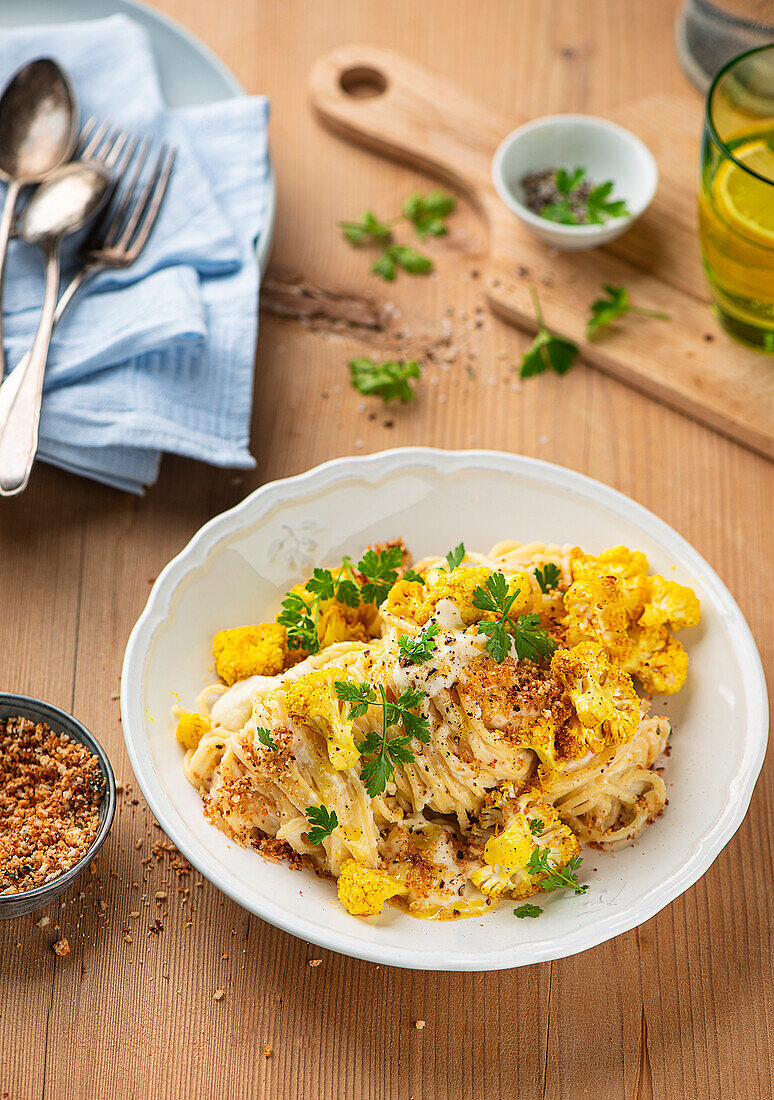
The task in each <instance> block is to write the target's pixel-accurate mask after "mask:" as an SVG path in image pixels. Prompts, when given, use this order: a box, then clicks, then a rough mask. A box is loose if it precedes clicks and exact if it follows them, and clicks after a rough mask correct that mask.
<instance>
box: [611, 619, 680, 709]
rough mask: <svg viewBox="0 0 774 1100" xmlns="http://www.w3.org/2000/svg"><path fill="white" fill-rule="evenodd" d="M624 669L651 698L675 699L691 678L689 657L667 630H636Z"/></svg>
mask: <svg viewBox="0 0 774 1100" xmlns="http://www.w3.org/2000/svg"><path fill="white" fill-rule="evenodd" d="M632 643H633V646H632V651H631V653H630V655H629V657H628V659H627V661H626V662H625V663H623V668H624V669H625V670H626V671H627V672H630V673H632V674H633V675H634V676H637V677H638V679H639V680H640V682H641V684H642V686H643V687H644V688H645V690H646V691H648V692H650V693H651V694H652V695H674V694H675V692H677V691H679V690H680V688H681V687H682V686H683V684H684V683H685V678H686V676H687V675H688V654H687V653H686V652H685V650H684V649H683V647H682V645H681V643H680V642H679V641H678V640H677V638H675V637H673V635H671V634H670V633H669V631H668V630H667V628H666V627H665V626H651V627H642V628H640V627H635V628H634V630H633V631H632Z"/></svg>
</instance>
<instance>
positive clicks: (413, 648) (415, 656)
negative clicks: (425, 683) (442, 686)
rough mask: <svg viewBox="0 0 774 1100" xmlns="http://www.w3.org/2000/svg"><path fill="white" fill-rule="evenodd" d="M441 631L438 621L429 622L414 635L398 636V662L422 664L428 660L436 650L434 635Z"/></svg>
mask: <svg viewBox="0 0 774 1100" xmlns="http://www.w3.org/2000/svg"><path fill="white" fill-rule="evenodd" d="M440 633H441V628H440V626H439V625H438V623H429V624H428V625H427V626H426V627H425V629H424V630H423V631H422V632H421V633H420V634H418V635H417V636H416V638H409V636H408V635H407V634H401V636H400V638H398V649H399V650H400V663H401V664H402V665H423V664H424V663H425V661H429V660H430V658H431V657H432V655H433V654H434V653H435V650H436V644H437V643H436V641H435V639H436V637H437V636H438V635H439V634H440Z"/></svg>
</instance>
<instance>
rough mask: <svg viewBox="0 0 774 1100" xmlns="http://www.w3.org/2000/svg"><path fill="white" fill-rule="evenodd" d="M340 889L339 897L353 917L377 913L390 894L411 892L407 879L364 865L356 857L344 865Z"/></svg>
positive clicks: (393, 895) (371, 915) (392, 896)
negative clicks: (399, 878)
mask: <svg viewBox="0 0 774 1100" xmlns="http://www.w3.org/2000/svg"><path fill="white" fill-rule="evenodd" d="M338 891H339V901H340V902H341V904H342V905H343V906H344V908H345V909H346V910H347V912H348V913H351V914H352V916H353V917H375V916H377V915H378V914H379V913H381V911H382V909H383V908H384V903H385V902H386V901H387V900H388V899H389V898H394V897H395V896H396V895H397V894H406V893H408V890H407V888H406V887H405V886H404V885H403V883H401V882H399V881H398V880H397V879H396V878H393V876H392V875H388V874H387V872H386V871H377V870H376V869H375V868H373V867H364V866H363V864H362V863H358V862H357V860H354V859H348V860H346V861H345V862H344V864H343V865H342V868H341V874H340V875H339V881H338Z"/></svg>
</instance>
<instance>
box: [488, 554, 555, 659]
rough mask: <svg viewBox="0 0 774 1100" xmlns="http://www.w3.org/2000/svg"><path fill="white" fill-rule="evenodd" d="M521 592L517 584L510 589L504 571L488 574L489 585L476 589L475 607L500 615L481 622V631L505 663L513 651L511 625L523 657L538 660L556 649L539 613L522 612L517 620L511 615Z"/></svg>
mask: <svg viewBox="0 0 774 1100" xmlns="http://www.w3.org/2000/svg"><path fill="white" fill-rule="evenodd" d="M519 592H520V589H519V588H518V587H517V588H515V589H514V590H513V592H511V593H509V585H508V581H507V580H506V579H505V576H504V575H503V574H502V573H493V574H492V575H491V577H488V578H487V582H486V588H482V587H481V585H479V586H478V587H477V588H476V589H475V591H474V592H473V606H474V607H478V608H480V609H481V610H482V611H491V612H494V613H495V614H496V615H499V618H498V619H496V620H495V621H494V622H492V621H490V620H488V619H486V620H484V621H483V622H480V623H479V624H478V633H479V634H486V636H487V637H486V648H487V652H488V653H489V654H491V656H492V657H493V658H494V660H495V661H496V662H497V664H498V665H501V664H502V663H503V661H504V660H505V658H506V657H507V656H508V654H509V652H510V648H511V643H510V637H509V635H508V627H510V628H511V630H512V631H513V640H514V644H515V646H516V653H517V655H518V657H519V659H520V660H524V659H525V658H526V659H528V660H530V661H536V660H537V659H538V658H539V657H550V656H551V654H552V653H553V652H554V650H555V649H556V645H555V643H554V641H553V639H552V638H551V637H550V636H549V634H548V633H547V632H546V631H545V630H544V629H543V628H542V627H541V625H540V616H539V615H538V614H536V613H535V612H532V613H531V614H529V615H519V617H518V619H517V620H516V622H514V621H513V619H511V617H510V610H511V605H512V604H513V601H514V600H515V599H516V597H517V596H518V595H519Z"/></svg>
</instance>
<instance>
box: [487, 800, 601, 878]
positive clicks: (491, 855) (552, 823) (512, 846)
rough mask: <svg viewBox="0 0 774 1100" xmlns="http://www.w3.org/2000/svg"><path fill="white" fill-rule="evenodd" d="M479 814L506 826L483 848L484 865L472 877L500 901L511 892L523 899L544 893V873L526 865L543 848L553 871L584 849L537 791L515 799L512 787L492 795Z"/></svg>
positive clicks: (489, 820)
mask: <svg viewBox="0 0 774 1100" xmlns="http://www.w3.org/2000/svg"><path fill="white" fill-rule="evenodd" d="M479 816H480V820H481V821H482V823H484V824H486V825H488V827H491V824H492V822H493V821H496V820H497V819H498V818H502V819H503V820H504V821H506V822H507V824H506V826H505V828H504V829H503V830H502V832H500V833H498V834H495V835H494V836H492V837H490V838H489V839H488V840H487V842H486V844H485V845H484V860H485V863H486V866H484V867H477V868H476V869H475V870H474V871H473V872H472V873H471V876H470V878H471V882H472V883H473V885H474V886H476V887H478V889H479V890H480V891H481V892H482V893H483V894H486V896H487V897H490V898H500V897H501V896H502V895H503V894H504V893H507V894H509V895H510V896H511V897H515V898H525V897H529V896H530V895H531V894H534V893H535V891H536V890H538V889H540V883H541V882H542V880H543V879H544V878H545V874H546V873H545V872H544V871H539V872H535V873H533V872H532V871H531V870H530V869H529V866H528V865H529V863H530V860H531V858H532V855H533V853H535V852H537V851H538V850H539V849H545V850H546V851H547V853H548V856H549V859H550V865H551V867H552V868H553V869H554V870H555V869H556V868H558V867H563V866H564V865H565V864H566V863H568V862H569V860H571V859H572V858H573V857H574V856H576V855H577V854H578V852H579V851H580V845H579V843H578V841H577V839H576V837H575V836H574V834H573V833H572V832H571V830H570V829H569V828H568V827H567V826H566V825H565V824H564V823H563V822H562V821H561V819H560V817H559V814H558V813H557V811H556V810H555V809H554V807H553V806H551V805H550V804H549V803H548V802H546V801H545V799H544V798H542V796H541V795H540V794H539V792H538V791H537V790H536V789H535V788H534V787H531V788H528V789H527V790H526V791H524V792H522V794H520V795H518V796H517V797H514V796H513V793H512V788H511V787H510V786H509V787H505V788H499V789H497V790H495V791H490V793H489V794H488V795H487V798H486V802H485V805H484V808H483V810H482V811H481V814H480V815H479Z"/></svg>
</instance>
